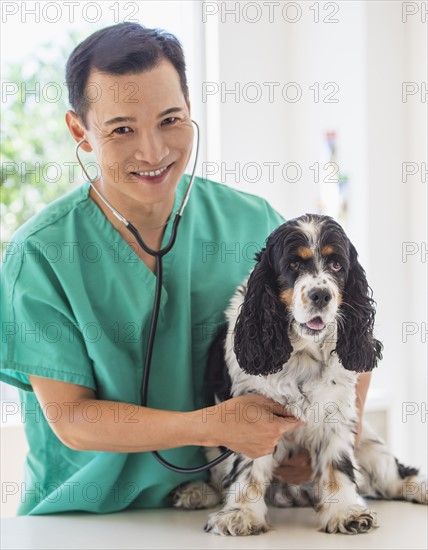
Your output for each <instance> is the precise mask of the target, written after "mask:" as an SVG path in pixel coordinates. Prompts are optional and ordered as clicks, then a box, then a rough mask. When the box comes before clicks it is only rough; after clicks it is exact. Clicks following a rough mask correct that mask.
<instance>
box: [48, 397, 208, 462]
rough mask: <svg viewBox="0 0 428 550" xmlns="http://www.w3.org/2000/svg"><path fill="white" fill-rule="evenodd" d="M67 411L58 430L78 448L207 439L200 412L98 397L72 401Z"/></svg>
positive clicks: (158, 446) (132, 447) (139, 447)
mask: <svg viewBox="0 0 428 550" xmlns="http://www.w3.org/2000/svg"><path fill="white" fill-rule="evenodd" d="M63 410H64V409H63ZM67 412H68V418H67V419H66V420H63V421H62V426H61V427H58V428H57V430H55V431H56V433H57V435H58V437H59V438H60V439H61V441H62V442H63V443H64V444H65V445H67V446H69V447H71V448H72V449H75V450H79V451H107V452H126V453H132V452H136V453H138V452H147V451H153V450H162V449H172V448H175V447H181V446H185V445H200V444H201V442H202V441H203V439H204V434H203V431H204V426H203V424H202V420H203V417H202V414H201V413H200V414H197V413H196V414H195V412H193V413H183V412H174V411H164V410H156V409H150V408H147V407H141V406H138V405H133V404H129V403H122V402H117V401H104V400H96V399H94V400H84V401H81V402H76V403H70V404H69V405H68V410H67ZM196 424H197V425H198V426H196Z"/></svg>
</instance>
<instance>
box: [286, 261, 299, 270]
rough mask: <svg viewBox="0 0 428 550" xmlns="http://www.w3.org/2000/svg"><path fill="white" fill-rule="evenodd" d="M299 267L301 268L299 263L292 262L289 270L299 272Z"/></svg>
mask: <svg viewBox="0 0 428 550" xmlns="http://www.w3.org/2000/svg"><path fill="white" fill-rule="evenodd" d="M299 267H300V264H299V262H292V263H291V264H289V265H288V268H289V270H290V271H297V270H298V269H299Z"/></svg>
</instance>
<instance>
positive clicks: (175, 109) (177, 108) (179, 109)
mask: <svg viewBox="0 0 428 550" xmlns="http://www.w3.org/2000/svg"><path fill="white" fill-rule="evenodd" d="M182 110H183V108H182V107H171V108H170V109H167V110H166V111H162V112H161V113H159V114H158V118H161V117H163V116H165V115H170V114H171V113H179V112H180V111H182Z"/></svg>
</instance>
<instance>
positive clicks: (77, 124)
mask: <svg viewBox="0 0 428 550" xmlns="http://www.w3.org/2000/svg"><path fill="white" fill-rule="evenodd" d="M65 122H66V124H67V126H68V129H69V130H70V134H71V135H72V136H73V139H74V140H75V142H76V143H79V141H80V140H82V139H83V138H86V130H85V128H84V126H83V124H82V121H81V120H80V118H79V117H78V115H77V114H76V113H75V112H74V111H71V110H68V111H67V112H66V113H65ZM81 147H82V149H83V150H84V151H86V152H87V153H90V152H91V151H92V147H91V145H90V143H89V142H88V141H85V142H83V143H82V145H81Z"/></svg>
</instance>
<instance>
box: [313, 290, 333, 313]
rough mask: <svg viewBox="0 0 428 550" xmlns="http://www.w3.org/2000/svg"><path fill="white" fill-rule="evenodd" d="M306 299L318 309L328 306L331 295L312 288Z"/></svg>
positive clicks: (325, 291) (326, 291)
mask: <svg viewBox="0 0 428 550" xmlns="http://www.w3.org/2000/svg"><path fill="white" fill-rule="evenodd" d="M308 297H309V300H311V302H312V304H313V305H314V306H316V307H317V308H319V309H322V308H323V307H325V306H326V305H328V303H329V301H330V300H331V294H330V292H329V291H328V290H326V289H325V288H313V289H312V290H310V291H309V292H308Z"/></svg>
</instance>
